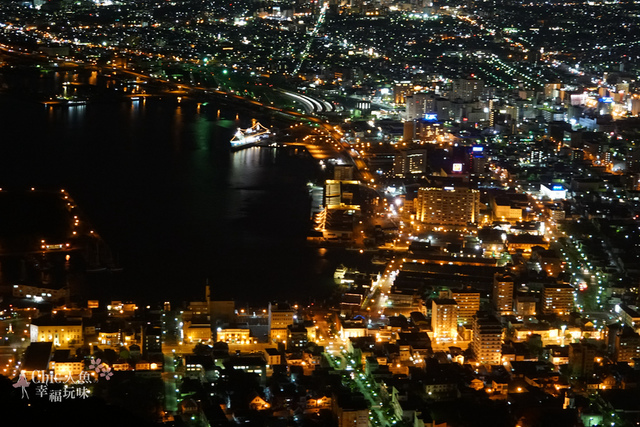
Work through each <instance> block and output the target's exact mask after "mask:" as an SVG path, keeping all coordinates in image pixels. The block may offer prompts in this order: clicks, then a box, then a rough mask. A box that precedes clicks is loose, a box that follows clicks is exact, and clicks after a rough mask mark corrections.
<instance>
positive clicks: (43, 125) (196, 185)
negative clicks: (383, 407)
mask: <svg viewBox="0 0 640 427" xmlns="http://www.w3.org/2000/svg"><path fill="white" fill-rule="evenodd" d="M236 114H237V112H236V111H232V110H230V109H225V108H220V107H218V106H216V105H215V104H213V103H210V104H208V105H200V106H198V104H197V103H195V102H189V101H185V100H183V102H182V103H181V104H179V105H178V104H177V103H176V101H175V100H169V99H165V100H158V99H154V98H149V99H147V100H146V101H144V102H143V101H133V102H132V101H122V102H115V101H114V102H103V103H95V104H89V105H86V106H74V107H68V106H56V107H53V108H49V107H45V106H43V105H41V104H36V103H29V102H22V101H18V100H16V98H15V97H0V126H1V132H0V187H3V188H8V189H11V188H20V189H25V188H28V187H32V186H33V187H37V188H47V189H52V190H55V189H59V188H65V189H67V190H68V191H69V192H70V193H71V195H72V196H73V197H74V198H75V200H76V202H77V203H78V205H79V207H80V208H81V209H82V210H83V211H84V212H85V214H86V215H87V217H88V218H89V219H90V221H91V222H92V224H93V226H94V228H95V229H96V230H97V231H98V232H99V233H100V234H101V236H102V237H103V238H104V240H105V241H106V242H107V244H108V245H109V246H110V248H111V250H112V252H113V253H114V254H115V257H116V258H117V260H118V262H119V264H120V265H122V266H123V267H124V271H123V272H122V273H92V274H90V275H89V276H88V290H89V291H88V296H98V297H101V298H103V299H109V298H113V299H127V298H137V299H139V301H162V300H172V301H177V300H189V299H201V298H203V297H204V284H205V282H206V280H207V279H208V280H209V282H210V284H211V285H212V293H213V294H214V297H221V298H234V299H236V300H239V301H247V302H253V303H256V302H266V301H268V300H271V299H278V300H289V301H294V300H297V301H308V300H309V299H314V298H318V299H322V298H324V297H326V296H328V295H329V294H330V293H331V290H332V289H331V284H332V274H333V270H334V268H335V266H336V264H337V263H338V260H337V259H336V255H335V253H333V252H332V253H333V255H332V256H330V255H329V254H327V252H326V251H324V250H321V249H317V248H310V247H307V245H306V241H305V236H306V232H307V229H308V219H309V196H308V191H307V187H306V183H307V182H308V181H309V180H310V179H314V178H317V177H318V176H319V175H318V169H317V163H316V162H315V161H314V160H313V159H312V158H311V157H309V156H308V155H307V154H306V153H304V152H299V151H295V150H293V149H278V150H276V149H267V148H252V149H247V150H243V151H240V152H237V153H230V152H229V150H228V141H229V139H230V138H231V136H232V134H233V132H234V131H235V129H236V128H237V127H238V126H241V127H246V126H247V125H248V124H250V121H251V117H249V116H242V115H240V117H239V120H235V119H236Z"/></svg>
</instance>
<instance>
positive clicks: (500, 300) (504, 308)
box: [493, 273, 514, 316]
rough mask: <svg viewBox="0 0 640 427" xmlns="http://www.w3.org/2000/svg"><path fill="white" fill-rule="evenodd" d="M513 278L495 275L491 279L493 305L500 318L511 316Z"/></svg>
mask: <svg viewBox="0 0 640 427" xmlns="http://www.w3.org/2000/svg"><path fill="white" fill-rule="evenodd" d="M513 285H514V280H513V277H511V276H509V275H503V274H499V273H496V275H495V276H494V277H493V305H494V307H495V308H496V311H497V312H498V313H499V314H500V315H501V316H508V315H510V314H513Z"/></svg>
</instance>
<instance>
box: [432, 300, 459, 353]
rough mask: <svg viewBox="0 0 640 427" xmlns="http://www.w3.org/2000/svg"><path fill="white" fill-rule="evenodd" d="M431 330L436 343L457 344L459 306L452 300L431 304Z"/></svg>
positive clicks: (436, 301) (437, 301) (435, 301)
mask: <svg viewBox="0 0 640 427" xmlns="http://www.w3.org/2000/svg"><path fill="white" fill-rule="evenodd" d="M431 330H432V331H433V338H434V339H435V341H436V342H439V343H442V342H455V341H456V340H457V338H458V304H457V303H456V302H455V300H453V299H450V298H436V299H434V300H432V302H431Z"/></svg>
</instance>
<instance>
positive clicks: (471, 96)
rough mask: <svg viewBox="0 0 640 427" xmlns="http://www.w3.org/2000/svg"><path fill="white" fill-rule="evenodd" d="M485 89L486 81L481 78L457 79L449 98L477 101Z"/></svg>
mask: <svg viewBox="0 0 640 427" xmlns="http://www.w3.org/2000/svg"><path fill="white" fill-rule="evenodd" d="M483 91H484V82H483V81H482V80H479V79H456V80H454V81H453V87H452V89H451V96H450V97H449V99H451V100H456V99H461V100H463V101H465V102H469V101H476V100H477V99H478V98H480V96H482V93H483Z"/></svg>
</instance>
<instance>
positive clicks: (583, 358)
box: [569, 343, 596, 378]
mask: <svg viewBox="0 0 640 427" xmlns="http://www.w3.org/2000/svg"><path fill="white" fill-rule="evenodd" d="M595 357H596V349H595V347H594V346H593V345H591V344H587V343H573V344H571V345H570V346H569V375H571V376H572V377H578V378H583V377H588V376H589V375H591V374H592V373H593V365H594V359H595Z"/></svg>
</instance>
